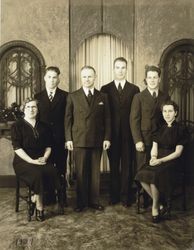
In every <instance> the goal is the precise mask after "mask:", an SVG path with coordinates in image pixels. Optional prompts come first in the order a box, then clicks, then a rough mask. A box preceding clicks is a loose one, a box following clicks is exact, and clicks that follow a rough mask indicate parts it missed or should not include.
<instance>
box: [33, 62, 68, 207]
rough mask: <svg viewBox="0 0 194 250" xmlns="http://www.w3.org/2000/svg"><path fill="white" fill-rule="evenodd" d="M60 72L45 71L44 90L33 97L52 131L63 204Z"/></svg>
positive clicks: (63, 99)
mask: <svg viewBox="0 0 194 250" xmlns="http://www.w3.org/2000/svg"><path fill="white" fill-rule="evenodd" d="M59 75H60V70H59V68H58V67H54V66H50V67H48V68H47V69H46V72H45V76H44V80H45V89H44V90H43V91H41V92H40V93H38V94H36V95H35V98H36V99H37V100H38V107H39V114H38V115H39V119H40V120H41V121H43V122H45V123H46V124H48V125H49V127H50V128H51V130H52V136H53V146H52V158H53V161H54V163H55V164H56V167H57V170H58V173H59V175H60V176H61V182H62V184H64V202H65V203H66V161H67V152H68V151H67V149H65V127H64V124H65V121H64V119H65V107H66V98H67V92H66V91H64V90H62V89H60V88H58V85H59V83H60V79H59Z"/></svg>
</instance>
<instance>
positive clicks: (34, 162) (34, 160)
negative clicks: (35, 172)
mask: <svg viewBox="0 0 194 250" xmlns="http://www.w3.org/2000/svg"><path fill="white" fill-rule="evenodd" d="M40 158H43V157H40ZM40 158H38V159H32V160H31V162H30V163H32V164H35V165H45V164H46V162H45V161H43V160H40Z"/></svg>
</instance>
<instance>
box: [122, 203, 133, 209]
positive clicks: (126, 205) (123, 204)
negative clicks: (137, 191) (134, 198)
mask: <svg viewBox="0 0 194 250" xmlns="http://www.w3.org/2000/svg"><path fill="white" fill-rule="evenodd" d="M131 205H132V202H130V201H123V202H122V206H123V207H125V208H128V207H130V206H131Z"/></svg>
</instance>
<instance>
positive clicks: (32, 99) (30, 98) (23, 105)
mask: <svg viewBox="0 0 194 250" xmlns="http://www.w3.org/2000/svg"><path fill="white" fill-rule="evenodd" d="M32 101H35V102H36V105H37V107H38V100H37V99H35V98H34V97H27V98H26V99H25V100H24V101H23V103H22V105H21V106H20V110H21V111H22V112H24V109H25V107H26V104H27V103H29V102H32Z"/></svg>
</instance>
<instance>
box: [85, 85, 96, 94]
mask: <svg viewBox="0 0 194 250" xmlns="http://www.w3.org/2000/svg"><path fill="white" fill-rule="evenodd" d="M83 90H84V93H85V95H86V96H88V92H89V90H90V91H91V93H92V95H94V88H91V89H89V88H86V87H84V86H83Z"/></svg>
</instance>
